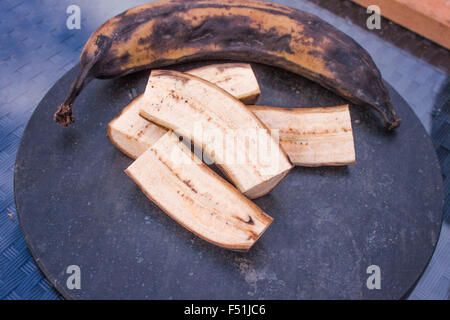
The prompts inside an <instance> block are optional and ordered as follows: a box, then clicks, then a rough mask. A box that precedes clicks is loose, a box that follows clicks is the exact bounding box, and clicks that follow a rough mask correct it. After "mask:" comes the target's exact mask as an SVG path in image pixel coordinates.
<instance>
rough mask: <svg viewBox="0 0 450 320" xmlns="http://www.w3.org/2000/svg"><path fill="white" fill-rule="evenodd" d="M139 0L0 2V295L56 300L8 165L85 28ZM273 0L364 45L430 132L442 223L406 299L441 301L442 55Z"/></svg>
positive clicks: (350, 13)
mask: <svg viewBox="0 0 450 320" xmlns="http://www.w3.org/2000/svg"><path fill="white" fill-rule="evenodd" d="M145 2H148V1H119V0H98V1H95V2H94V1H87V0H83V1H66V0H64V1H56V0H45V1H44V0H40V1H25V0H0V7H1V8H2V11H1V12H0V71H1V77H0V96H1V99H0V299H57V298H58V295H57V294H56V293H55V292H54V291H53V290H52V289H51V288H50V286H49V285H48V283H47V282H46V280H45V279H44V278H43V277H42V275H41V274H40V272H39V271H38V269H37V267H36V265H35V264H34V262H33V260H32V259H31V256H30V254H29V252H28V249H27V247H26V245H25V241H24V239H23V236H22V233H21V231H20V227H19V224H18V221H17V218H16V216H15V214H16V212H15V205H14V195H13V166H14V161H15V155H16V151H17V148H18V145H19V142H20V137H21V135H22V132H23V130H24V128H25V125H26V123H27V121H28V119H29V117H30V116H31V114H32V112H33V110H34V108H35V107H36V106H37V104H38V103H39V101H40V100H41V99H42V97H43V96H44V95H45V93H46V92H47V91H48V89H50V88H51V86H52V85H53V84H54V83H55V82H56V81H57V80H58V79H59V78H60V77H61V76H62V75H63V74H64V73H65V72H67V71H68V70H69V69H70V68H72V67H73V66H74V65H75V64H76V63H77V59H78V56H79V54H80V52H81V49H82V46H83V44H84V42H85V41H86V40H87V38H88V37H89V35H90V33H91V32H92V31H94V30H95V29H96V28H97V27H98V26H100V25H101V24H102V23H103V22H104V21H105V20H106V19H108V18H109V17H111V16H113V15H115V14H117V13H120V12H122V11H123V10H125V9H127V8H130V7H133V6H135V5H139V4H142V3H145ZM277 2H279V3H283V4H286V5H290V6H292V7H297V8H300V9H303V10H305V11H309V12H311V13H314V14H316V15H318V16H319V17H321V18H323V19H325V20H326V21H328V22H330V23H332V24H334V25H335V26H336V27H338V28H339V29H341V30H342V31H344V32H346V33H347V34H349V35H350V36H352V37H353V38H354V39H355V40H356V41H358V42H359V43H360V44H361V45H362V46H363V47H365V48H366V49H367V50H368V51H369V52H370V53H371V55H372V56H373V58H374V60H375V62H376V63H377V65H378V66H379V68H380V69H381V72H382V74H383V76H384V78H385V79H386V80H387V81H388V82H389V83H390V84H391V85H392V86H393V87H394V88H395V89H396V90H397V91H398V92H399V93H400V94H401V95H402V96H403V97H404V98H405V100H407V102H408V103H409V104H410V105H411V107H412V108H413V109H414V111H415V112H416V114H417V115H418V116H419V118H420V119H421V121H422V122H423V124H424V125H425V127H426V128H427V130H428V132H429V133H430V134H431V136H432V138H433V142H434V143H435V147H436V150H437V153H438V156H439V159H440V161H441V167H442V171H443V172H442V173H443V177H444V186H445V187H444V188H445V191H444V192H445V197H446V205H445V209H444V211H445V221H444V224H443V227H442V231H441V236H440V240H439V244H438V247H437V249H436V252H435V254H434V256H433V259H432V261H431V263H430V265H429V267H428V268H427V270H426V272H425V274H424V275H423V277H422V278H421V280H420V281H419V283H418V284H417V286H416V288H415V289H414V291H413V292H412V293H411V295H410V298H413V299H448V297H449V287H450V250H448V248H449V247H450V225H449V224H450V221H449V218H448V216H449V215H448V212H449V211H450V208H449V204H450V201H449V200H450V199H449V189H450V178H448V175H449V168H450V157H449V156H448V153H449V149H450V136H449V135H450V123H449V122H450V105H449V99H450V82H449V73H448V72H449V67H450V55H449V52H448V51H447V50H445V49H443V48H441V47H439V46H437V45H434V44H433V43H431V42H429V41H427V40H424V39H422V38H421V37H419V36H417V35H415V34H413V33H411V32H408V31H406V30H404V29H403V28H401V27H398V26H396V25H395V24H392V23H390V22H389V21H387V20H382V29H381V30H375V31H369V30H368V29H366V28H365V22H366V19H367V14H366V12H365V10H364V9H362V8H360V7H358V6H357V5H354V4H353V3H350V2H349V1H325V0H312V1H306V0H304V1H303V0H297V1H277ZM72 4H76V5H78V6H80V8H81V15H82V21H81V30H68V29H67V27H66V19H67V16H68V15H67V14H66V8H67V7H68V6H69V5H72ZM418 183H420V182H418ZM411 187H412V188H413V187H414V186H411Z"/></svg>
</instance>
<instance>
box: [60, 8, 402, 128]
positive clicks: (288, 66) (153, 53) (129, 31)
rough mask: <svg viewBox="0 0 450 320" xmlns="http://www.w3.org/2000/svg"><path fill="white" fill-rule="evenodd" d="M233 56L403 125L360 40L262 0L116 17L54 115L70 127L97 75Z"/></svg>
mask: <svg viewBox="0 0 450 320" xmlns="http://www.w3.org/2000/svg"><path fill="white" fill-rule="evenodd" d="M208 59H227V60H238V61H247V62H257V63H263V64H268V65H271V66H275V67H279V68H283V69H285V70H288V71H291V72H293V73H296V74H298V75H301V76H304V77H306V78H308V79H310V80H312V81H315V82H317V83H319V84H321V85H322V86H324V87H325V88H328V89H330V90H332V91H334V92H336V93H337V94H339V95H341V96H342V97H344V98H346V99H348V100H350V101H351V102H354V103H356V104H360V105H363V106H368V107H371V108H372V109H374V110H375V111H377V113H378V114H379V116H380V117H381V118H382V120H383V121H384V123H385V124H386V127H387V128H389V129H395V128H396V127H398V126H399V125H400V123H401V120H400V119H399V118H398V117H397V114H396V112H395V110H394V107H393V105H392V103H391V99H390V97H389V93H388V91H387V89H386V87H385V84H384V83H383V80H382V77H381V74H380V71H379V70H378V68H377V66H376V65H375V63H374V62H373V60H372V59H371V57H370V55H369V54H368V53H367V51H365V50H364V49H363V48H362V47H361V46H359V45H358V44H357V43H356V42H355V41H354V40H353V39H351V38H350V37H348V36H347V35H346V34H344V33H343V32H341V31H339V30H337V29H336V28H334V27H333V26H331V25H330V24H328V23H326V22H324V21H323V20H321V19H319V18H317V17H316V16H313V15H311V14H308V13H305V12H303V11H300V10H296V9H292V8H289V7H286V6H283V5H278V4H274V3H271V2H266V1H258V0H223V1H216V0H198V1H188V0H187V1H181V0H173V1H170V0H167V1H159V2H152V3H149V4H145V5H142V6H139V7H136V8H133V9H130V10H128V11H125V12H124V13H122V14H119V15H118V16H116V17H114V18H111V19H110V20H108V21H107V22H105V23H104V24H103V25H102V26H101V27H100V28H99V29H97V30H96V31H95V32H94V33H93V34H92V35H91V37H90V38H89V40H88V41H87V43H86V45H85V46H84V49H83V51H82V53H81V56H80V62H79V66H80V71H79V74H78V76H77V77H76V78H75V80H74V81H73V83H72V85H71V87H70V88H69V91H68V93H67V96H66V98H65V99H64V101H63V103H62V104H61V105H60V106H59V107H58V109H57V111H56V113H55V115H54V119H55V120H56V122H58V123H59V124H61V125H64V126H68V125H70V124H71V123H72V122H73V121H74V118H73V115H72V105H73V103H74V101H75V99H76V98H77V96H78V95H79V94H80V92H81V91H82V90H83V88H84V87H85V86H86V85H87V84H88V83H89V82H90V81H91V80H92V79H94V78H100V79H105V78H115V77H120V76H124V75H127V74H130V73H132V72H136V71H140V70H144V69H156V68H162V67H166V66H169V65H174V64H177V63H181V62H188V61H197V60H208Z"/></svg>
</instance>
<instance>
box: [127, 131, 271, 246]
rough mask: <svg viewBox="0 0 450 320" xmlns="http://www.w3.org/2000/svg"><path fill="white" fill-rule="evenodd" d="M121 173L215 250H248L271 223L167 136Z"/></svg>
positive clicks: (259, 210)
mask: <svg viewBox="0 0 450 320" xmlns="http://www.w3.org/2000/svg"><path fill="white" fill-rule="evenodd" d="M125 172H126V173H127V175H128V176H129V177H131V178H132V179H133V180H134V182H136V183H137V184H138V185H139V187H140V188H141V189H142V191H143V192H144V193H145V194H146V196H147V197H148V198H149V199H150V200H151V201H153V202H154V203H155V204H156V205H157V206H158V207H160V208H161V209H162V210H163V211H164V212H165V213H167V214H168V215H169V216H170V217H172V218H173V219H174V220H175V221H177V222H178V223H180V224H181V225H182V226H184V227H185V228H186V229H188V230H190V231H191V232H193V233H195V234H196V235H197V236H199V237H201V238H202V239H204V240H206V241H209V242H211V243H213V244H215V245H218V246H220V247H224V248H228V249H233V250H248V249H250V248H251V247H252V246H253V245H254V244H255V242H256V241H257V240H258V239H259V237H260V236H261V235H262V234H263V233H264V231H265V230H266V229H267V228H268V227H269V225H270V224H271V223H272V221H273V219H272V218H271V217H270V216H268V215H267V214H265V213H264V212H263V211H262V210H261V209H260V208H258V206H256V205H255V204H254V203H252V202H251V201H250V200H249V199H247V198H246V197H244V196H243V195H242V194H241V193H240V192H239V191H237V190H236V189H235V188H234V187H233V186H232V185H230V184H229V183H228V182H227V181H225V180H224V179H222V178H221V177H220V176H218V175H217V174H216V173H215V172H214V171H212V170H211V169H210V168H209V167H208V166H206V165H205V164H204V163H202V162H201V161H200V160H199V159H196V158H195V155H194V154H193V153H192V152H191V150H189V149H188V148H187V146H186V145H185V144H183V142H181V141H180V140H179V139H178V138H177V136H176V135H175V134H173V132H171V131H169V132H168V133H166V134H165V135H164V136H163V137H162V138H161V139H159V140H158V141H157V142H156V143H155V144H154V145H153V147H151V148H150V149H148V150H147V151H146V152H144V153H143V154H142V155H141V156H140V157H139V158H138V159H137V160H136V161H135V162H133V164H132V165H131V166H130V167H128V168H127V169H126V170H125Z"/></svg>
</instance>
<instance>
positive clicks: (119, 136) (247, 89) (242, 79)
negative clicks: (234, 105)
mask: <svg viewBox="0 0 450 320" xmlns="http://www.w3.org/2000/svg"><path fill="white" fill-rule="evenodd" d="M187 73H189V74H191V75H195V76H198V77H200V78H202V79H205V80H207V81H210V82H211V83H214V84H216V85H217V86H219V87H221V88H222V89H224V90H226V91H227V92H229V93H230V94H232V95H233V96H234V97H235V98H237V99H240V100H241V101H243V102H247V103H255V102H256V101H257V100H258V97H259V95H260V94H261V91H260V89H259V85H258V81H257V80H256V77H255V74H254V73H253V70H252V67H251V66H250V65H249V64H238V63H229V64H228V63H225V64H215V65H209V66H206V67H202V68H197V69H193V70H189V71H187ZM141 105H142V95H141V96H139V97H137V98H136V99H134V100H133V101H132V102H131V103H130V104H129V105H127V106H126V107H125V108H124V109H123V110H122V112H121V113H120V115H118V116H117V117H116V118H114V119H113V120H112V121H111V122H110V123H109V124H108V137H109V139H110V140H111V142H112V143H113V144H114V145H115V146H116V147H117V148H118V149H119V150H121V151H122V152H123V153H125V154H126V155H127V156H129V157H130V158H132V159H136V158H137V157H139V156H140V155H141V154H142V153H144V152H145V151H146V150H147V149H148V148H150V147H151V146H152V145H153V144H154V143H155V142H156V141H158V139H159V138H161V137H162V136H163V135H164V134H165V133H166V132H167V130H166V129H164V128H162V127H160V126H158V125H157V124H154V123H152V122H150V121H148V120H146V119H144V118H143V117H141V116H140V115H139V112H140V110H141Z"/></svg>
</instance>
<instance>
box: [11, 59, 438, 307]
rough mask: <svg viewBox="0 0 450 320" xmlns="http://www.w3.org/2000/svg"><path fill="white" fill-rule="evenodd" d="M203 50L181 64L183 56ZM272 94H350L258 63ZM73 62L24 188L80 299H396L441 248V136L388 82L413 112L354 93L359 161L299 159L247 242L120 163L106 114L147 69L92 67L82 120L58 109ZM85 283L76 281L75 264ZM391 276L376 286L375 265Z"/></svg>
mask: <svg viewBox="0 0 450 320" xmlns="http://www.w3.org/2000/svg"><path fill="white" fill-rule="evenodd" d="M204 64H205V63H203V64H202V63H200V64H199V63H197V64H186V65H183V66H179V67H176V68H175V69H178V70H187V69H189V68H192V67H197V66H200V65H204ZM253 67H254V70H255V73H256V75H257V78H258V80H259V82H260V86H261V90H262V96H261V99H260V101H259V103H258V104H261V105H271V106H279V107H313V106H314V107H315V106H334V105H340V104H343V103H346V102H345V101H344V100H342V99H341V98H339V97H337V96H336V95H334V94H333V93H331V92H329V91H327V90H325V89H323V88H322V87H320V86H318V85H316V84H314V83H312V82H310V81H308V80H305V79H304V78H302V77H299V76H296V75H294V74H291V73H289V72H286V71H283V70H280V69H276V68H271V67H267V66H262V65H253ZM77 72H78V69H77V68H74V69H73V70H71V71H70V72H68V73H67V74H66V75H65V76H64V77H63V78H62V79H60V80H59V81H58V82H57V84H56V85H55V86H54V87H53V88H52V89H51V90H50V91H49V92H48V94H47V95H46V96H45V98H44V99H43V100H42V101H41V103H40V104H39V106H38V107H37V109H36V111H35V112H34V114H33V116H32V117H31V120H30V122H29V124H28V126H27V128H26V130H25V132H24V135H23V139H22V143H21V146H20V149H19V152H18V155H17V161H16V166H15V177H14V182H15V197H16V205H17V211H18V214H19V219H20V224H21V226H22V229H23V233H24V235H25V238H26V241H27V243H28V246H29V248H30V250H31V253H32V255H33V257H34V259H35V261H36V263H37V264H38V265H39V267H40V268H41V270H42V271H43V273H44V274H45V276H46V277H47V278H48V279H49V281H50V282H51V283H52V284H53V285H54V286H55V288H56V289H57V290H58V291H59V292H60V293H61V294H62V295H63V296H64V297H65V298H74V299H398V298H402V297H404V296H405V295H406V294H407V292H408V290H410V289H411V287H412V286H413V285H414V284H415V282H416V281H417V279H418V278H419V276H420V275H421V273H422V272H423V270H424V269H425V267H426V265H427V264H428V262H429V259H430V257H431V255H432V253H433V250H434V248H435V246H436V242H437V239H438V236H439V230H440V226H441V219H442V208H443V195H442V178H441V171H440V168H439V163H438V160H437V157H436V154H435V151H434V148H433V145H432V143H431V140H430V138H429V136H428V135H427V133H426V132H425V130H424V128H423V127H422V125H421V123H420V121H419V119H418V118H417V117H416V116H415V115H414V113H413V111H412V110H411V108H410V107H409V106H408V105H407V104H406V103H405V101H404V100H403V99H402V98H401V97H400V96H399V95H398V94H397V93H396V92H395V91H394V90H392V89H391V88H390V93H391V97H392V100H393V103H394V105H395V107H396V109H397V110H398V113H399V115H400V117H401V118H403V125H402V126H401V127H400V128H399V129H398V130H397V131H396V132H393V133H388V132H386V131H385V130H384V129H383V128H382V127H380V122H379V121H378V120H377V119H376V118H375V117H374V116H372V114H371V113H370V112H367V110H365V109H363V108H360V107H352V112H351V115H352V122H353V129H354V136H355V147H356V155H357V164H356V165H352V166H348V167H325V168H299V167H298V168H295V169H294V170H292V171H291V173H290V174H289V175H288V176H287V178H286V179H285V180H283V181H282V183H281V184H280V185H279V186H278V187H277V188H276V189H275V190H274V191H273V192H272V193H271V194H270V195H267V196H265V197H263V198H261V199H258V200H256V201H255V202H256V203H257V204H258V205H259V206H260V207H261V208H262V209H263V210H264V211H265V212H267V213H268V214H269V215H271V216H272V217H273V218H274V223H273V224H272V225H271V226H270V228H269V229H268V230H267V231H266V233H264V235H263V236H262V237H261V238H260V240H259V241H258V242H257V243H256V245H255V246H254V247H253V248H252V249H251V250H250V251H249V252H248V253H238V252H232V251H227V250H225V249H221V248H218V247H215V246H213V245H211V244H209V243H207V242H205V241H203V240H201V239H199V238H198V237H196V236H195V235H193V234H192V233H190V232H189V231H187V230H185V229H183V228H182V227H181V226H180V225H178V224H177V223H176V222H175V221H173V220H172V219H171V218H170V217H168V216H167V215H166V214H164V213H163V212H162V211H161V210H160V209H159V208H158V207H157V206H156V205H154V204H153V203H152V202H151V201H150V200H148V199H147V198H146V197H145V195H144V194H143V193H142V192H141V191H140V189H139V188H138V187H137V186H136V185H135V184H134V182H133V181H132V180H131V179H130V178H128V177H127V175H126V174H125V173H124V170H125V169H126V168H127V167H128V166H129V165H130V164H131V163H132V160H130V159H129V158H127V157H126V156H125V155H123V154H122V153H121V152H120V151H118V150H117V149H115V148H114V146H113V145H112V144H111V143H110V141H109V140H108V138H107V135H106V133H107V125H108V122H109V121H110V120H112V119H113V118H114V117H115V116H116V115H117V114H118V113H119V112H120V111H121V109H122V108H123V107H124V106H125V105H127V104H128V103H129V102H130V101H131V100H132V98H133V97H135V96H137V95H138V94H140V93H142V92H143V91H144V89H145V84H146V81H147V78H148V74H149V73H148V72H141V73H137V74H134V75H130V76H127V77H124V78H120V79H116V80H94V81H93V82H92V83H91V84H90V85H89V86H88V87H87V88H86V89H85V90H84V91H83V93H82V94H81V96H80V97H79V99H78V100H77V101H76V103H75V106H74V114H75V117H76V123H75V124H74V125H73V126H71V127H69V128H62V127H60V126H58V125H57V124H55V123H54V122H53V120H52V116H53V113H54V111H55V109H56V107H57V106H58V105H59V104H60V103H61V102H62V100H63V98H64V96H65V94H66V92H67V90H68V88H69V86H70V83H71V81H72V80H73V79H74V77H75V75H76V73H77ZM72 265H75V266H79V268H80V273H81V289H69V288H68V287H67V280H68V277H69V276H70V273H67V270H68V267H69V266H72ZM372 265H375V266H378V267H379V268H380V272H381V289H379V290H378V289H373V290H370V289H369V288H368V287H367V279H368V277H369V276H370V275H371V274H368V273H367V269H368V267H369V266H372Z"/></svg>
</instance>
